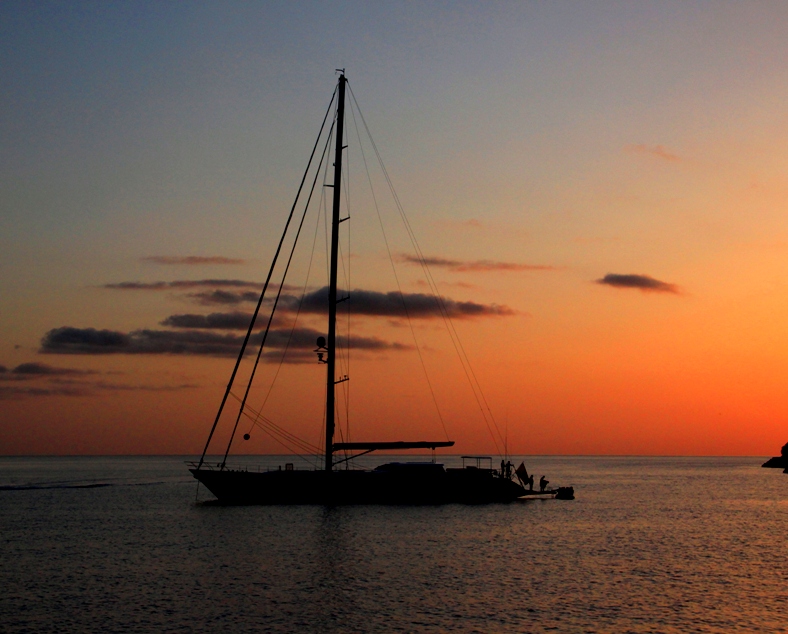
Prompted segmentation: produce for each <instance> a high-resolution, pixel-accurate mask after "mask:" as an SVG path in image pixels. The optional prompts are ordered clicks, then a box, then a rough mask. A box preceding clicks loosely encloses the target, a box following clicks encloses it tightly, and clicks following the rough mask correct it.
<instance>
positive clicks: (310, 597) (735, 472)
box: [0, 456, 788, 634]
mask: <svg viewBox="0 0 788 634" xmlns="http://www.w3.org/2000/svg"><path fill="white" fill-rule="evenodd" d="M189 459H190V458H189V457H33V458H27V457H4V458H0V632H3V633H9V634H10V633H16V632H19V633H21V632H31V633H36V634H38V633H42V632H47V633H49V632H57V633H60V632H75V633H88V632H102V633H103V632H123V633H126V632H217V633H218V632H222V633H234V632H637V633H640V632H681V633H685V632H726V633H727V632H786V631H788V540H787V539H786V537H787V535H788V475H784V474H783V473H782V471H781V470H778V469H762V468H760V465H761V463H762V462H763V461H764V460H765V458H763V457H751V458H746V457H735V458H708V457H704V458H687V457H682V458H659V457H648V458H643V457H576V456H572V457H559V456H516V457H513V458H512V462H514V463H515V465H517V464H519V463H520V461H522V462H524V463H525V466H526V468H527V469H528V470H529V472H531V473H534V474H535V475H536V479H537V480H538V479H539V477H541V476H542V475H545V476H546V477H547V479H548V480H550V482H551V485H550V486H553V485H558V486H573V487H574V489H575V496H576V499H575V500H571V501H565V500H554V499H547V500H528V501H524V502H515V503H511V504H489V505H480V506H462V505H445V506H420V507H408V506H400V507H390V506H345V507H333V508H330V507H324V506H270V507H263V506H257V507H223V506H219V505H216V504H213V503H211V502H210V500H211V499H212V496H211V495H210V493H208V492H207V491H206V490H205V489H204V488H202V487H199V488H198V485H197V483H196V481H195V480H194V479H193V478H192V477H191V474H190V473H189V472H188V470H187V465H186V461H187V460H189ZM388 459H389V460H391V458H390V457H389V458H388ZM409 459H410V460H412V459H413V458H412V457H411V458H409ZM426 459H429V457H427V458H426ZM293 460H294V459H293V458H292V457H287V456H265V457H247V458H244V459H243V461H244V462H246V463H248V464H249V465H252V468H255V467H254V466H253V465H255V464H256V465H258V466H260V465H261V468H264V469H268V468H279V466H282V468H284V465H285V464H286V463H287V462H293ZM459 460H460V459H459V457H446V456H441V457H439V461H441V462H444V463H445V464H447V465H453V464H457V463H458V462H459ZM296 466H297V467H298V466H300V465H299V464H297V465H296Z"/></svg>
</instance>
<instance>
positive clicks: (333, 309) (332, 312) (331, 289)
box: [326, 72, 345, 471]
mask: <svg viewBox="0 0 788 634" xmlns="http://www.w3.org/2000/svg"><path fill="white" fill-rule="evenodd" d="M344 123H345V73H344V72H342V74H341V75H340V76H339V101H338V102H337V137H336V147H335V149H334V206H333V211H332V214H331V218H332V220H331V271H330V276H329V282H328V342H327V344H326V347H327V348H328V355H327V356H328V368H327V372H326V471H331V468H332V467H333V453H334V446H333V444H334V396H335V392H334V389H335V386H336V340H337V332H336V330H337V328H336V326H337V251H338V250H339V248H338V247H339V222H340V220H339V202H340V194H341V193H342V150H343V147H342V143H343V142H344V137H343V133H344Z"/></svg>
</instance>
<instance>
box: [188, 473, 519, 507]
mask: <svg viewBox="0 0 788 634" xmlns="http://www.w3.org/2000/svg"><path fill="white" fill-rule="evenodd" d="M435 466H437V467H439V468H438V469H432V470H428V469H420V470H413V471H410V470H394V471H332V472H326V471H267V472H260V473H255V472H249V471H233V470H229V469H224V470H221V471H216V470H209V469H191V472H192V474H193V475H194V477H195V478H197V480H199V481H200V482H201V483H202V484H203V485H205V487H206V488H207V489H208V490H209V491H210V492H211V493H213V494H214V495H215V496H216V498H217V499H218V501H219V502H220V503H222V504H240V505H250V504H331V505H334V504H340V505H341V504H399V505H403V504H406V505H411V504H413V505H419V504H453V503H454V504H489V503H496V502H497V503H506V502H512V501H514V500H516V499H517V498H518V497H520V496H522V495H523V494H524V493H525V490H524V489H523V488H522V487H521V486H520V485H518V484H516V483H514V482H512V481H511V480H507V479H505V478H500V477H497V476H496V475H494V473H493V472H489V471H485V470H475V469H446V470H444V469H443V468H442V467H440V465H435Z"/></svg>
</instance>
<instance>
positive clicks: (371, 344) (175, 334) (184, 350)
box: [40, 326, 408, 356]
mask: <svg viewBox="0 0 788 634" xmlns="http://www.w3.org/2000/svg"><path fill="white" fill-rule="evenodd" d="M321 335H325V333H323V332H321V331H318V330H314V329H311V328H296V329H295V330H293V331H292V335H291V330H290V329H276V330H271V332H270V333H269V335H268V341H267V343H266V346H268V347H270V348H282V347H284V346H285V345H286V344H287V342H288V340H289V341H290V347H292V348H296V349H298V348H308V349H309V350H312V349H314V347H315V341H316V340H317V338H318V337H319V336H321ZM261 340H262V334H261V333H259V332H258V333H256V334H255V335H253V336H252V338H251V339H250V344H251V345H250V347H249V349H248V352H249V353H251V352H253V351H254V350H255V349H256V347H257V346H259V345H260V341H261ZM242 342H243V337H242V336H240V335H232V334H217V333H214V332H205V331H201V330H185V331H170V330H135V331H133V332H130V333H123V332H118V331H112V330H96V329H95V328H72V327H70V326H64V327H62V328H54V329H53V330H50V331H49V332H48V333H46V335H44V337H43V339H42V340H41V349H40V352H42V353H49V354H90V355H102V354H184V355H204V356H234V355H237V354H238V350H240V348H241V344H242ZM350 347H351V348H357V349H362V350H403V349H406V348H408V346H405V345H403V344H399V343H389V342H387V341H383V340H382V339H378V338H377V337H353V338H352V339H351V340H350Z"/></svg>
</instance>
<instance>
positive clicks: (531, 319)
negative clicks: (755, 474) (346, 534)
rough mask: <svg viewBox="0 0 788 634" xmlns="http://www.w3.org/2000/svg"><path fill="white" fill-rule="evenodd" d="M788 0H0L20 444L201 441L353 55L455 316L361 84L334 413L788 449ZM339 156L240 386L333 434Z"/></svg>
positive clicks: (8, 291)
mask: <svg viewBox="0 0 788 634" xmlns="http://www.w3.org/2000/svg"><path fill="white" fill-rule="evenodd" d="M786 27H788V5H786V4H785V3H782V2H748V3H741V2H682V3H667V2H638V3H627V2H588V3H571V2H552V3H545V2H516V3H504V2H489V3H463V2H451V3H448V2H447V3H442V2H432V3H415V2H391V3H365V2H357V3H356V2H336V3H306V2H301V3H268V2H258V3H246V2H225V3H200V2H193V3H159V2H100V3H99V2H67V3H66V2H44V1H42V2H36V3H30V2H14V1H9V2H4V3H2V5H0V81H1V82H2V86H3V90H2V92H0V147H2V152H1V153H0V179H1V181H2V184H3V185H2V187H0V298H2V299H1V300H0V454H4V455H46V454H100V455H107V454H194V453H199V452H201V451H202V449H203V446H204V443H205V440H206V437H207V434H208V431H209V430H210V428H211V425H212V423H213V420H214V416H215V415H216V411H217V408H218V406H219V403H220V401H221V398H222V395H223V393H224V389H225V387H226V385H227V381H228V378H229V376H230V373H231V371H232V368H233V365H234V363H235V355H237V350H238V346H239V341H240V340H241V339H242V337H243V335H244V334H245V328H246V325H245V324H246V323H248V319H249V315H250V314H251V311H252V310H253V309H254V305H255V297H256V296H257V295H259V292H260V290H261V288H262V282H263V280H264V279H265V277H266V274H267V272H268V267H269V265H270V262H271V258H272V257H273V253H274V250H275V249H276V245H277V242H278V240H279V237H280V235H281V232H282V229H283V227H284V223H285V219H286V217H287V214H288V212H289V211H290V207H291V205H292V204H293V199H294V197H295V194H296V191H297V189H298V185H299V182H300V180H301V177H302V175H303V171H304V168H305V166H306V162H307V160H308V158H309V153H310V151H311V149H312V146H313V144H314V142H315V138H316V136H317V132H318V129H319V127H320V122H321V121H322V117H323V115H324V113H325V112H326V108H327V107H328V104H329V100H330V99H331V95H332V91H333V90H334V86H335V84H336V81H337V74H336V72H335V69H338V68H345V69H346V73H347V77H348V79H349V82H350V87H351V88H352V90H353V95H354V96H355V98H356V99H357V103H358V106H359V107H360V113H361V114H363V116H364V119H365V121H366V122H367V124H368V125H369V128H370V130H371V132H372V138H373V139H374V142H375V144H376V147H377V148H378V150H379V151H380V154H381V156H382V158H383V161H384V162H385V166H386V169H387V171H388V174H389V176H390V178H391V180H392V182H393V185H394V188H395V191H396V194H397V196H398V199H399V201H400V203H401V205H402V208H403V210H404V211H405V213H406V215H407V218H408V221H409V223H410V226H411V227H412V229H413V231H414V233H415V235H416V236H417V239H418V245H419V247H420V249H421V252H422V254H423V256H424V258H425V259H426V261H427V263H428V265H429V271H430V273H431V275H432V278H433V279H434V280H435V282H436V284H437V288H438V290H439V293H440V295H441V296H442V297H443V298H444V299H445V302H446V306H447V308H448V312H449V313H450V316H451V322H450V328H453V329H454V332H456V333H457V335H458V337H459V342H460V343H459V344H457V342H456V340H454V339H452V337H451V335H450V334H449V333H448V332H447V330H446V328H444V323H443V320H442V319H441V318H440V316H439V315H438V314H436V312H435V311H434V310H433V309H432V308H431V306H432V304H431V303H430V301H428V300H429V298H428V297H427V293H428V291H429V284H428V283H427V282H426V280H425V278H424V276H423V275H422V271H421V267H419V266H418V263H417V262H414V257H416V256H415V253H414V252H413V250H412V248H411V245H410V243H409V241H408V240H407V233H406V232H405V231H404V230H403V228H402V226H401V225H398V224H397V222H398V220H397V217H398V216H397V208H396V206H395V204H394V202H393V199H392V197H391V196H390V195H389V192H388V189H387V188H386V186H385V183H384V181H383V180H382V179H381V174H380V173H379V170H378V172H377V173H376V175H371V176H370V180H367V176H366V170H365V167H364V159H366V160H367V162H368V165H369V167H370V173H371V174H372V173H373V172H374V169H373V168H375V165H373V163H374V162H375V161H374V153H373V150H372V147H371V145H369V142H368V140H365V138H364V136H363V134H364V131H363V126H361V124H360V123H359V118H357V119H356V120H355V123H354V120H353V119H352V118H349V119H347V123H346V125H347V132H348V134H349V139H348V145H349V148H348V150H347V163H348V171H349V173H348V175H347V183H348V185H347V188H348V189H347V191H348V192H349V193H350V196H349V199H348V201H346V203H345V206H344V207H343V215H344V214H347V215H349V216H350V221H349V222H348V223H343V233H342V263H341V275H340V278H341V279H340V286H341V287H342V288H343V289H344V290H345V291H346V292H347V291H349V295H350V298H351V299H350V300H349V301H348V302H347V305H348V306H350V310H351V311H353V313H352V316H351V317H347V316H346V315H345V314H344V313H342V314H341V315H340V322H341V323H340V330H341V331H342V332H343V333H344V332H345V331H346V330H347V327H348V324H349V325H350V327H351V328H352V333H353V334H352V335H351V337H350V341H351V349H350V357H349V363H350V366H349V367H348V366H347V363H348V361H347V359H346V358H345V357H344V356H343V364H342V368H341V371H342V373H343V375H344V373H347V374H348V376H349V377H350V380H349V381H347V382H346V383H344V384H342V385H341V386H340V390H341V398H340V402H341V406H342V408H344V409H343V410H342V414H341V416H340V419H341V420H342V438H345V439H346V436H347V437H349V438H352V439H353V440H422V439H436V440H443V439H445V438H446V437H449V438H451V439H453V440H455V441H456V443H457V444H456V445H455V447H454V448H453V449H452V452H454V453H493V454H497V453H499V452H500V451H501V450H502V447H503V446H504V445H505V446H506V448H507V449H508V452H509V453H514V454H614V455H775V454H776V453H777V452H778V450H779V448H780V446H781V445H782V444H784V443H785V441H786V440H788V438H786V434H788V396H786V394H788V391H787V390H786V389H785V384H786V379H788V328H787V327H786V324H788V275H787V274H788V179H786V177H785V175H786V171H787V170H788V149H786V148H788V111H786V109H785V107H784V105H785V103H788V41H787V40H786V38H785V37H784V33H785V29H786ZM354 108H355V106H354ZM353 112H355V114H356V117H360V115H359V112H358V110H354V111H353ZM357 126H358V127H360V132H359V133H357V131H356V130H357V129H359V128H357ZM359 139H360V140H361V141H362V146H361V147H364V145H363V144H364V143H367V145H366V149H365V150H364V151H365V154H362V152H361V147H358V145H357V141H358V140H359ZM321 148H322V146H321ZM318 154H319V152H318ZM323 178H324V181H322V182H329V183H330V182H332V181H331V178H332V177H331V171H330V166H329V171H328V172H325V173H324V174H323ZM370 183H372V187H371V188H370V185H369V184H370ZM325 190H326V188H323V187H321V186H320V181H318V186H317V189H316V193H315V203H316V204H315V205H314V207H315V208H316V209H317V211H316V212H315V213H314V214H312V215H309V216H307V219H306V220H305V223H304V227H305V228H304V237H303V238H302V240H300V241H299V249H298V250H297V251H296V255H295V256H294V259H293V265H292V272H291V274H290V275H289V276H288V279H287V280H286V282H285V286H284V287H283V289H282V299H281V300H280V301H281V305H280V307H281V308H282V310H281V311H278V312H277V318H276V320H275V322H274V323H273V324H272V334H271V336H270V341H269V343H270V346H269V347H268V348H267V349H266V352H265V353H264V355H263V357H262V359H263V360H262V362H261V365H260V369H259V370H258V377H257V378H258V379H259V381H255V384H254V387H253V388H252V390H251V392H250V399H249V403H250V405H251V407H253V408H254V409H255V410H260V409H261V408H262V411H263V414H264V415H265V416H266V417H267V419H268V420H271V421H273V422H275V423H276V425H279V426H280V427H283V428H286V429H288V430H290V431H291V432H292V433H295V434H297V435H298V436H299V437H300V438H302V439H304V440H306V441H307V442H309V443H311V444H313V445H318V446H319V444H320V442H321V440H320V439H321V425H322V420H323V418H322V417H323V405H322V403H323V398H324V396H323V390H324V384H325V374H324V371H325V370H324V366H322V365H320V364H318V363H317V361H316V359H315V357H314V353H313V352H312V351H313V349H314V338H315V335H317V334H321V333H324V332H325V319H324V317H323V312H324V306H325V304H324V301H325V300H324V298H325V291H324V287H325V284H326V283H327V282H326V272H325V268H326V265H325V260H326V248H325V242H326V240H325V223H324V222H323V220H322V219H321V218H322V216H321V213H322V212H321V211H319V209H320V206H319V204H320V202H321V201H322V200H323V198H322V197H323V196H324V195H325ZM373 192H374V196H375V197H374V198H373V196H372V194H373ZM376 203H377V205H378V206H377V208H376ZM376 209H377V210H378V211H380V213H381V218H382V220H381V221H379V220H378V216H377V214H376ZM299 213H300V212H299ZM381 222H382V223H383V226H384V228H385V229H386V234H385V235H386V240H389V241H390V242H389V244H388V248H387V244H386V241H385V240H384V239H383V238H382V235H383V234H382V233H381V230H380V228H379V224H380V223H381ZM289 244H290V243H289V242H287V243H286V248H285V251H287V249H289V246H287V245H289ZM313 245H315V246H314V247H313ZM389 252H390V253H391V258H389V256H388V253H389ZM310 261H311V262H312V264H311V265H310ZM392 264H393V266H392ZM393 271H394V272H393ZM279 279H280V278H279V277H276V276H275V278H274V281H275V282H276V281H277V280H279ZM272 288H273V289H274V293H275V291H276V285H274V286H273V287H272ZM400 292H401V293H402V294H403V296H404V298H405V303H406V306H409V311H408V316H405V315H403V313H402V310H401V308H400V303H399V302H401V299H400V297H401V296H400V295H399V293H400ZM271 297H272V296H271ZM268 305H270V300H266V303H265V306H268ZM299 307H300V309H299ZM407 317H410V319H408V318H407ZM264 326H265V323H264V321H263V320H262V319H259V320H258V322H257V324H256V327H255V333H259V332H260V330H261V329H263V328H264ZM343 328H344V329H345V330H342V329H343ZM291 331H292V333H293V335H292V338H289V335H288V333H290V332H291ZM259 338H260V335H259V334H256V335H255V336H254V338H253V342H257V341H259ZM288 341H290V344H289V345H288V344H287V342H288ZM458 345H459V350H460V351H461V352H464V353H465V355H466V357H467V359H468V360H469V361H470V366H467V365H466V364H465V363H464V362H463V361H462V360H461V358H460V357H458V355H457V354H456V349H457V347H458ZM286 347H287V354H286V355H285V356H284V357H283V356H282V355H283V353H284V351H285V348H286ZM343 354H344V353H343ZM252 358H253V357H247V358H246V360H245V361H244V363H243V364H242V366H241V370H240V372H239V376H241V375H242V376H243V377H247V376H248V374H249V371H250V369H251V359H252ZM283 359H284V361H283ZM282 361H283V362H282ZM425 375H426V377H427V378H426V379H425ZM258 383H259V386H258ZM475 385H478V386H480V387H481V392H479V391H478V390H475V389H474V387H473V386H475ZM243 389H244V386H243V384H242V385H241V386H240V387H236V388H234V391H233V393H234V394H236V395H240V394H242V393H243ZM481 395H483V397H482V396H481ZM230 401H231V405H230V406H229V407H228V410H227V411H226V412H225V415H224V416H223V418H222V421H221V423H222V424H221V426H220V430H219V431H218V432H217V439H216V444H215V445H212V449H211V451H212V452H213V451H217V452H218V451H224V447H225V445H226V442H227V438H228V433H229V431H228V430H229V426H232V423H233V421H234V419H235V415H236V414H237V404H236V403H235V401H234V400H233V399H232V398H231V399H230ZM233 406H234V409H233ZM244 425H245V427H244ZM348 425H349V427H348ZM496 427H497V429H496ZM239 429H241V430H242V432H244V433H246V432H250V436H251V438H250V440H248V441H239V442H236V443H235V444H234V446H233V452H234V453H282V452H284V451H288V447H287V446H285V445H282V444H281V443H280V442H279V440H281V438H280V439H279V440H277V439H276V438H275V437H272V436H271V435H270V434H269V433H266V430H265V429H260V428H259V427H254V428H253V427H252V424H251V422H249V421H248V420H247V419H246V418H243V419H242V423H241V427H239ZM269 431H270V428H269ZM239 433H241V432H239Z"/></svg>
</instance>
